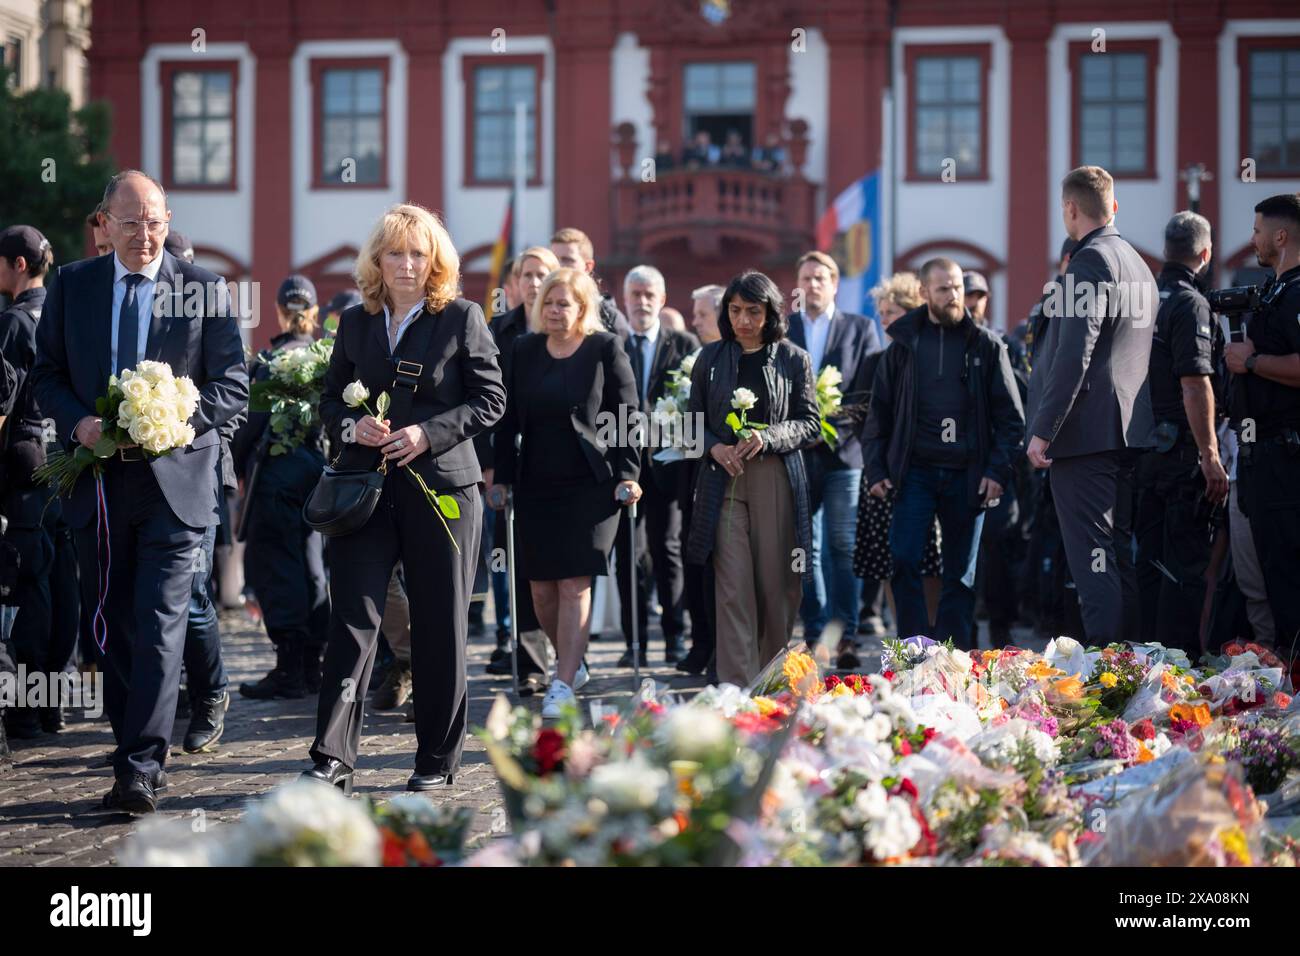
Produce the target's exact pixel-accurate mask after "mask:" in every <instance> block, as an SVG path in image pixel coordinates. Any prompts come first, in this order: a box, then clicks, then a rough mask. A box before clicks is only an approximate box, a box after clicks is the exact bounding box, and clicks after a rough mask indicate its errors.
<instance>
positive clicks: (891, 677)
mask: <svg viewBox="0 0 1300 956" xmlns="http://www.w3.org/2000/svg"><path fill="white" fill-rule="evenodd" d="M880 676H881V677H883V678H884V679H885V680H887V681H889V682H890V683H893V680H894V672H893V671H881V672H880Z"/></svg>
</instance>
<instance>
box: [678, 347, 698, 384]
mask: <svg viewBox="0 0 1300 956" xmlns="http://www.w3.org/2000/svg"><path fill="white" fill-rule="evenodd" d="M699 356H700V353H699V352H692V353H691V354H690V355H688V356H686V358H684V359H682V365H681V369H682V374H683V375H685V376H686V377H687V378H690V377H691V372H692V370H693V369H694V368H695V360H696V359H697V358H699Z"/></svg>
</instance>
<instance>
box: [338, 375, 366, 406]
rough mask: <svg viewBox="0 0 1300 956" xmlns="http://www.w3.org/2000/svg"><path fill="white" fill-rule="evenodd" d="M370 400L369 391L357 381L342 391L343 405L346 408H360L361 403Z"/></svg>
mask: <svg viewBox="0 0 1300 956" xmlns="http://www.w3.org/2000/svg"><path fill="white" fill-rule="evenodd" d="M369 398H370V389H368V388H366V387H365V386H364V385H362V384H361V382H360V381H359V380H358V381H356V382H353V383H352V384H351V385H349V386H347V388H345V389H343V404H344V405H346V406H348V408H360V407H361V403H362V402H364V401H366V400H367V399H369Z"/></svg>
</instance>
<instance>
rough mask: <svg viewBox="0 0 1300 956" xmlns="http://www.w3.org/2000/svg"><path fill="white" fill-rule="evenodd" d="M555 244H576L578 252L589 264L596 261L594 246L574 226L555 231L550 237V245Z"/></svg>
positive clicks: (585, 235) (583, 233)
mask: <svg viewBox="0 0 1300 956" xmlns="http://www.w3.org/2000/svg"><path fill="white" fill-rule="evenodd" d="M557 242H562V243H566V244H567V243H570V242H576V243H577V244H578V251H579V252H581V253H582V258H584V259H587V260H589V261H591V262H595V261H596V248H595V246H593V245H592V244H591V240H590V239H589V238H587V234H586V233H585V232H583V231H582V230H581V229H579V228H577V227H576V226H565V227H564V228H563V229H559V230H556V233H555V235H553V236H551V244H552V245H554V244H555V243H557Z"/></svg>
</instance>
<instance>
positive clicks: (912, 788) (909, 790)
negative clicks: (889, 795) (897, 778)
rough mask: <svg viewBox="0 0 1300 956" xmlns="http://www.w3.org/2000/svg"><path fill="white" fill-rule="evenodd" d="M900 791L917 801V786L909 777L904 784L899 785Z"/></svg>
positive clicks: (905, 778)
mask: <svg viewBox="0 0 1300 956" xmlns="http://www.w3.org/2000/svg"><path fill="white" fill-rule="evenodd" d="M898 789H899V790H900V791H901V792H903V793H905V794H907V795H908V796H909V797H911V798H912V799H913V800H915V799H916V784H914V783H912V781H911V780H909V779H908V778H907V777H904V778H903V782H902V783H900V784H899V785H898Z"/></svg>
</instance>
